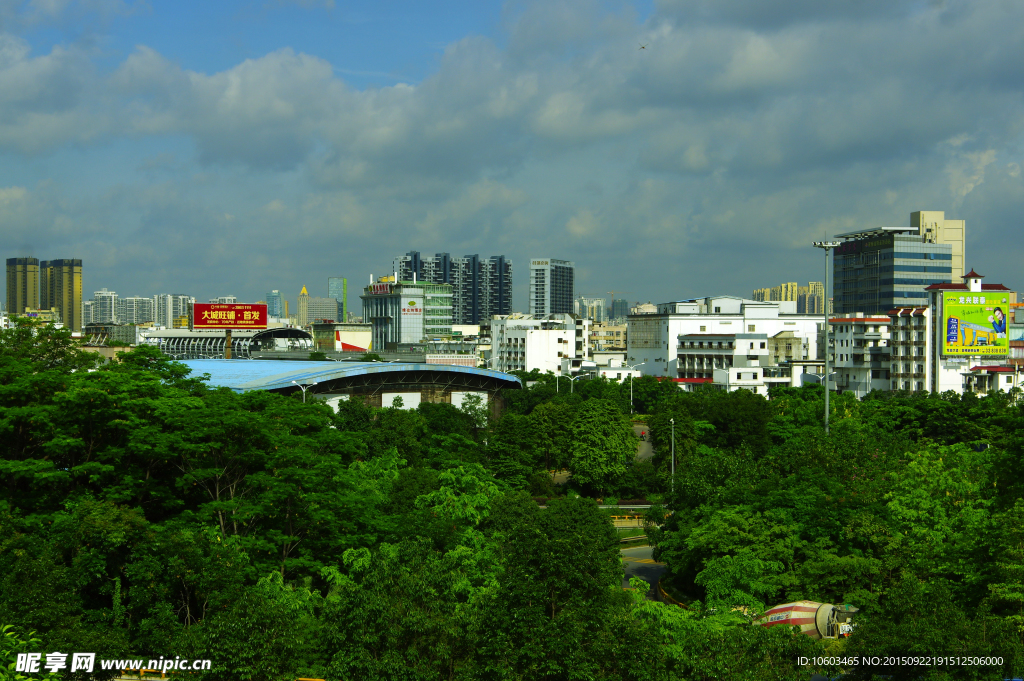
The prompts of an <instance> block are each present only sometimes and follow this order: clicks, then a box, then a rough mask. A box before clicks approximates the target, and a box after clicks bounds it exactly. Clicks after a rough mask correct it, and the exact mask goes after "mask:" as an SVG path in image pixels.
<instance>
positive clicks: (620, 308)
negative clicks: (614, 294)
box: [611, 298, 629, 319]
mask: <svg viewBox="0 0 1024 681" xmlns="http://www.w3.org/2000/svg"><path fill="white" fill-rule="evenodd" d="M628 316H629V301H628V300H626V299H625V298H613V299H612V308H611V318H612V319H625V318H626V317H628Z"/></svg>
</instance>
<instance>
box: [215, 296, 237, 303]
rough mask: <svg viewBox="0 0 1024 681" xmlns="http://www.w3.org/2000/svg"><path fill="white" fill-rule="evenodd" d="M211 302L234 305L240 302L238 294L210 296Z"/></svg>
mask: <svg viewBox="0 0 1024 681" xmlns="http://www.w3.org/2000/svg"><path fill="white" fill-rule="evenodd" d="M210 302H211V303H214V304H216V305H234V304H235V303H237V302H238V298H237V297H236V296H220V297H219V298H210Z"/></svg>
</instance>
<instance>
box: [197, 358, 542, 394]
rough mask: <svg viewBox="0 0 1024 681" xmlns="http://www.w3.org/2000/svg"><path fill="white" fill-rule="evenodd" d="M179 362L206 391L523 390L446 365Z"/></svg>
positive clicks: (494, 376)
mask: <svg viewBox="0 0 1024 681" xmlns="http://www.w3.org/2000/svg"><path fill="white" fill-rule="evenodd" d="M181 363H182V364H184V365H186V366H188V367H189V368H191V369H192V375H193V376H202V375H203V374H209V376H210V381H209V385H210V386H213V387H217V388H220V387H223V388H230V389H231V390H234V391H235V392H246V391H249V390H283V389H290V390H297V389H298V388H296V386H295V383H298V384H303V385H305V384H310V383H313V382H316V383H318V384H319V383H326V382H329V381H334V382H335V384H336V385H337V387H345V386H346V385H350V384H353V383H356V382H358V383H359V384H362V385H367V384H368V383H376V382H379V383H381V384H403V383H405V384H414V383H431V384H449V385H451V384H453V383H457V384H459V385H460V386H462V387H470V386H469V384H468V383H467V381H466V379H470V380H471V381H472V382H473V383H477V384H479V388H478V389H490V390H498V389H501V388H512V389H517V388H521V387H522V382H521V381H520V380H519V379H518V378H516V377H515V376H512V375H511V374H506V373H503V372H501V371H494V370H493V369H477V368H474V367H463V366H452V365H448V364H415V363H412V362H334V361H327V362H311V361H296V360H272V359H256V360H248V359H188V360H183V361H182V362H181ZM403 379H406V380H403ZM458 379H462V380H458ZM472 379H475V380H472ZM293 381H294V383H293Z"/></svg>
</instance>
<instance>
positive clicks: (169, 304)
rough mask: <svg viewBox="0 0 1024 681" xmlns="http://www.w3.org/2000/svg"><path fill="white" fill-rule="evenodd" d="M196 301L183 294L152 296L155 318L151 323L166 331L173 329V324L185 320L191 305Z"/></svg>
mask: <svg viewBox="0 0 1024 681" xmlns="http://www.w3.org/2000/svg"><path fill="white" fill-rule="evenodd" d="M194 302H196V299H195V298H193V297H192V296H186V295H185V294H183V293H160V294H158V295H155V296H153V309H154V314H155V317H154V319H153V321H155V322H156V323H157V325H158V326H163V327H165V328H168V329H173V328H174V322H175V321H176V320H180V319H181V318H182V317H185V318H187V317H188V314H189V310H190V308H191V305H192V303H194Z"/></svg>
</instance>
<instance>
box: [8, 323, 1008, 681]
mask: <svg viewBox="0 0 1024 681" xmlns="http://www.w3.org/2000/svg"><path fill="white" fill-rule="evenodd" d="M93 358H94V356H93V355H90V354H88V353H85V352H82V351H81V350H79V349H78V348H77V347H76V346H75V343H74V341H72V340H71V338H70V337H69V335H68V334H67V333H66V332H63V331H60V330H54V329H52V328H47V327H33V326H20V327H18V328H15V329H11V330H5V331H0V626H2V627H6V628H3V629H0V636H2V637H3V638H2V639H0V642H2V644H3V648H0V655H2V656H3V657H0V667H3V668H5V669H6V668H7V666H8V664H12V663H13V662H12V659H13V658H12V657H11V656H13V655H14V654H15V653H16V652H22V651H25V650H27V649H28V648H29V647H33V646H34V648H33V649H35V650H46V651H49V650H62V651H63V650H71V651H90V652H96V653H98V654H100V656H102V657H107V658H127V657H133V656H134V657H147V656H159V655H164V656H171V657H173V656H177V655H180V656H183V657H190V658H208V659H211V660H213V663H214V667H213V669H211V670H209V671H208V672H205V673H204V674H199V675H197V676H202V677H204V678H208V679H229V680H231V679H238V680H240V681H241V680H246V681H248V680H256V679H275V680H276V679H294V678H298V677H303V678H324V679H331V680H334V679H350V678H360V679H382V680H383V679H441V678H446V679H453V678H455V679H492V678H497V679H567V678H578V679H592V678H593V679H652V680H654V679H659V680H660V679H710V678H736V679H740V678H743V679H747V678H808V677H809V675H810V673H811V669H809V668H808V669H798V668H797V666H796V664H795V660H796V658H797V656H800V655H803V656H812V657H813V656H815V655H819V656H820V655H830V656H834V655H840V654H854V653H855V654H857V655H885V654H889V653H910V654H940V653H941V654H944V655H983V656H998V657H1001V658H1003V660H1004V662H1003V664H1002V666H999V667H998V668H996V667H984V668H977V667H976V668H973V669H969V670H968V669H966V668H965V669H961V668H956V669H947V670H931V671H929V672H928V673H927V674H925V673H923V672H922V671H921V670H916V671H914V672H913V673H910V672H907V673H908V674H910V675H911V676H912V677H914V678H917V677H927V678H960V677H969V678H993V679H995V678H1009V677H1011V676H1013V675H1016V676H1020V675H1021V673H1022V672H1024V652H1022V651H1024V470H1022V465H1024V464H1022V456H1024V411H1022V408H1021V406H1020V403H1019V402H1017V401H1016V400H1015V398H1016V395H1005V394H997V395H992V396H988V397H985V398H983V399H979V398H977V397H976V396H974V395H970V394H969V395H965V396H962V397H961V396H958V395H952V394H947V395H941V396H920V395H904V394H898V393H896V394H880V395H871V396H869V397H868V398H867V399H865V400H862V401H857V400H856V399H854V398H852V397H851V396H849V395H836V396H835V397H834V399H833V400H832V401H831V408H832V430H831V433H830V434H829V435H828V436H825V435H824V433H823V432H822V429H821V426H820V423H821V414H822V411H821V410H822V408H823V399H822V397H823V395H822V391H821V388H820V387H808V388H803V389H799V390H794V389H781V390H778V391H776V392H774V393H773V394H772V396H771V399H770V400H766V399H764V398H763V397H761V396H757V395H753V394H751V393H748V392H743V391H739V392H735V393H720V392H711V391H707V392H697V393H685V392H682V391H680V390H679V389H678V388H677V387H676V385H675V384H673V383H671V382H669V381H658V380H656V379H653V378H649V377H645V378H642V379H637V380H636V381H635V382H634V385H633V403H632V406H633V409H632V410H631V408H630V407H631V404H630V400H629V384H628V383H626V384H623V385H619V384H616V383H613V382H608V381H604V380H600V379H595V380H591V381H580V382H578V383H577V385H575V386H574V389H573V390H572V392H571V393H570V392H568V391H567V390H565V388H566V387H567V386H566V385H565V382H562V383H561V384H558V385H556V381H555V379H554V377H553V376H550V375H549V376H540V375H536V374H534V375H524V376H523V378H524V379H525V380H526V382H527V385H529V387H528V388H527V389H524V390H521V391H515V392H513V393H509V394H507V395H505V401H506V404H507V409H506V412H505V413H504V414H503V415H500V416H497V417H492V416H490V415H489V414H488V412H487V410H486V407H485V406H484V405H481V404H474V403H472V402H470V403H467V404H466V405H464V407H463V408H456V407H453V406H452V405H448V404H421V405H420V406H419V407H417V408H416V409H410V410H407V409H400V408H396V407H394V406H389V407H385V408H382V409H378V408H371V407H368V406H366V405H365V404H362V403H360V402H357V401H347V402H346V401H343V402H341V403H340V404H339V405H338V408H337V409H336V410H332V409H330V408H329V407H327V406H326V405H324V404H323V403H320V402H317V401H316V400H309V402H308V403H303V402H302V400H301V399H300V397H296V396H292V397H284V396H280V395H275V394H268V393H245V394H236V393H234V392H232V391H229V390H224V389H212V388H210V387H209V386H207V385H206V383H205V382H204V381H203V380H202V377H194V376H190V375H189V374H188V370H187V368H186V367H184V366H182V365H180V364H177V363H175V362H172V361H169V360H168V359H167V358H166V357H164V356H163V355H161V354H160V353H159V352H157V351H156V350H154V349H152V348H137V349H134V350H131V351H130V352H125V353H123V354H121V355H120V356H119V360H118V361H116V362H113V363H110V364H107V365H104V366H102V367H97V366H96V364H95V362H94V361H93ZM633 411H635V412H637V413H641V414H644V416H642V417H636V418H638V419H643V421H642V423H644V424H645V428H646V429H648V430H649V432H650V435H651V438H650V439H651V443H652V445H653V448H654V457H653V459H651V460H650V461H647V462H638V461H636V460H635V452H636V447H637V439H636V436H635V435H634V434H633V424H632V422H631V419H630V414H631V413H632V412H633ZM673 429H674V440H675V457H676V476H675V479H674V480H673V479H671V478H670V476H669V471H670V469H671V460H670V455H671V444H670V443H671V441H672V432H673ZM551 471H566V472H565V473H563V474H561V476H560V477H559V478H558V479H559V480H561V479H562V476H567V478H568V482H566V483H564V484H557V485H556V484H554V482H553V479H552V476H551V475H550V472H551ZM602 496H603V497H606V498H607V497H609V496H617V497H620V498H633V499H636V498H644V497H648V498H651V499H653V500H655V501H659V502H660V501H663V502H664V506H657V507H656V508H654V509H652V511H651V513H650V514H649V520H650V521H651V524H650V526H649V530H648V532H649V535H650V537H651V539H652V541H653V543H654V544H655V554H656V556H657V557H658V558H659V559H660V560H662V561H664V562H665V563H666V564H667V566H668V572H667V576H666V578H665V579H664V580H663V583H664V586H665V587H666V588H667V589H668V590H669V591H670V592H671V593H672V594H673V595H674V596H675V597H676V598H677V599H678V600H680V601H684V602H686V603H687V605H688V609H684V608H679V607H676V606H666V605H664V604H661V603H657V602H654V601H650V600H645V598H644V595H645V591H646V587H647V585H646V583H644V582H640V581H637V580H634V582H633V584H632V588H633V590H623V589H622V575H623V572H622V567H621V563H620V559H619V545H618V540H617V537H616V534H615V531H614V529H613V527H612V525H611V522H610V520H609V518H608V515H607V513H606V512H605V511H602V510H601V509H599V508H598V506H597V504H596V502H595V501H593V500H592V499H593V498H597V497H602ZM532 497H543V498H544V499H546V501H545V502H544V503H543V506H542V505H538V503H537V501H535V500H534V499H533V498H532ZM796 599H809V600H817V601H822V602H831V603H851V604H854V605H856V606H857V607H859V608H860V613H858V616H857V620H856V622H857V627H856V628H855V630H854V633H853V635H852V636H851V637H850V638H849V639H848V640H840V641H832V642H815V641H813V640H811V639H809V638H807V637H804V636H794V635H793V634H792V633H791V632H789V631H787V630H786V629H785V628H783V627H775V628H772V629H765V628H762V627H757V626H752V625H751V623H750V622H751V620H752V619H753V618H755V617H756V616H757V615H758V614H759V613H760V612H763V611H764V609H765V608H766V607H768V606H771V605H773V604H776V603H782V602H785V601H789V600H796ZM32 632H35V633H32ZM33 637H35V638H37V639H38V640H37V641H34V642H33ZM814 671H819V672H823V673H827V674H831V675H833V676H834V675H835V674H837V673H838V672H839V671H840V670H839V669H838V668H837V667H835V666H832V667H829V666H818V667H815V668H814ZM2 673H7V672H2ZM11 673H13V672H11ZM857 673H858V674H863V670H860V671H858V672H857ZM0 678H3V677H2V676H0ZM34 678H40V677H39V676H36V677H34Z"/></svg>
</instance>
